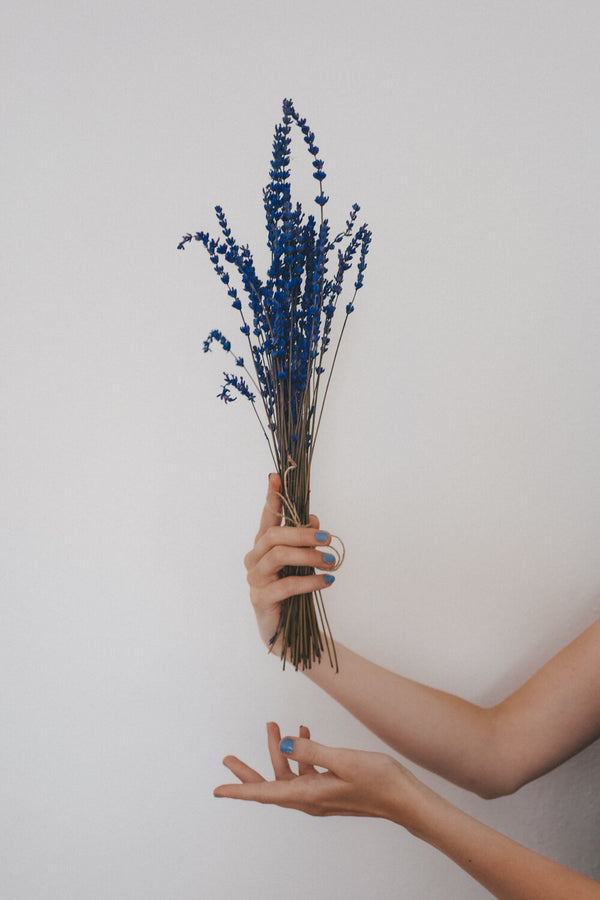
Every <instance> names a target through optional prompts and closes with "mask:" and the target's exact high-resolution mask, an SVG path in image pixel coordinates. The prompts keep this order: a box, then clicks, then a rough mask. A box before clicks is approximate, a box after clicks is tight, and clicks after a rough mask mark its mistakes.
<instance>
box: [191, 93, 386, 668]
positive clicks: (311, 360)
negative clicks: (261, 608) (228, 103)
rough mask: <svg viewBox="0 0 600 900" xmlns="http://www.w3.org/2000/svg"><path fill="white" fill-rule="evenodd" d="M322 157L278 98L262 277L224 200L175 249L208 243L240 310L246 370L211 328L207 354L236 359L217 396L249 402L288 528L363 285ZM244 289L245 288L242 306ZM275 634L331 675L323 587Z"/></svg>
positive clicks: (288, 604)
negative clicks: (297, 150) (293, 166)
mask: <svg viewBox="0 0 600 900" xmlns="http://www.w3.org/2000/svg"><path fill="white" fill-rule="evenodd" d="M294 124H295V125H296V126H297V127H298V128H299V129H300V131H301V133H302V135H303V137H304V141H305V143H306V144H307V149H308V153H309V154H310V156H311V157H312V166H313V170H314V171H313V177H314V178H315V179H316V180H317V181H318V183H319V193H318V195H317V196H316V197H315V204H316V206H317V209H318V215H317V216H314V215H312V214H309V215H307V216H306V215H305V214H304V212H303V210H302V206H301V204H300V203H295V204H294V203H292V196H291V185H290V175H291V173H290V145H291V137H290V132H291V130H292V126H293V125H294ZM318 156H319V148H318V147H317V146H316V145H315V135H314V134H313V132H312V131H311V129H310V128H309V126H308V125H307V123H306V119H303V118H300V117H299V115H298V114H297V112H296V110H295V108H294V104H293V102H292V101H291V100H284V101H283V117H282V120H281V122H280V123H278V124H277V125H276V126H275V133H274V138H273V153H272V158H271V167H270V171H269V181H268V183H267V186H266V187H265V188H264V190H263V204H264V209H265V214H266V227H267V235H268V238H267V244H268V249H269V251H270V258H271V262H270V265H269V268H268V270H267V273H266V278H265V279H264V280H261V279H259V277H258V275H257V273H256V269H255V265H254V260H253V257H252V254H251V252H250V250H249V248H248V247H247V246H244V245H240V244H238V243H237V242H236V240H235V238H234V237H233V236H232V233H231V229H230V228H229V225H228V222H227V219H226V217H225V214H224V212H223V210H222V208H221V207H220V206H217V207H216V214H217V221H218V224H219V228H220V232H221V233H220V235H219V237H217V238H213V237H211V236H210V234H208V233H207V232H204V231H199V232H196V233H195V234H186V235H184V236H183V238H182V240H181V242H180V244H179V245H178V247H179V249H185V245H186V244H187V243H188V242H190V241H192V240H196V241H199V242H200V243H202V244H203V245H204V247H205V248H206V250H207V252H208V254H209V257H210V261H211V262H212V264H213V267H214V269H215V272H216V273H217V275H218V277H219V278H220V280H221V282H222V283H223V284H224V286H225V288H226V290H227V294H228V296H229V298H230V299H231V305H232V307H233V308H234V309H236V310H237V311H238V313H239V314H240V316H241V322H242V324H241V326H240V331H241V333H242V335H244V336H245V338H246V343H247V347H248V352H249V358H250V360H251V368H249V367H248V366H247V365H246V362H245V360H244V357H243V356H239V355H237V354H236V353H235V352H234V351H233V350H232V347H231V342H230V341H229V340H228V339H227V338H226V337H225V335H224V334H222V332H220V331H219V330H217V329H214V330H213V331H211V332H210V334H209V336H208V338H207V339H206V341H205V342H204V351H205V352H208V351H209V350H210V349H211V345H212V343H213V342H216V343H218V344H220V345H221V347H222V348H223V350H224V351H225V352H226V353H228V354H229V355H231V356H232V357H233V359H234V360H235V369H236V371H234V372H230V373H227V372H224V373H223V377H224V384H223V385H222V387H221V390H220V393H219V394H218V397H219V398H220V399H222V400H223V401H224V402H225V403H232V402H233V401H235V399H236V397H237V396H243V397H245V398H246V399H247V400H248V401H249V402H250V403H251V405H252V408H253V410H254V413H255V415H256V418H257V419H258V422H259V424H260V427H261V429H262V431H263V434H264V435H265V438H266V439H267V443H268V445H269V450H270V453H271V457H272V459H273V463H274V465H275V467H276V469H277V471H278V473H279V475H280V477H281V486H282V487H281V499H282V504H283V512H284V519H285V524H286V525H291V526H302V525H308V524H309V501H310V470H311V464H312V459H313V454H314V451H315V446H316V440H317V436H318V434H319V429H320V426H321V419H322V415H323V408H324V405H325V400H326V398H327V393H328V390H329V385H330V382H331V376H332V373H333V369H334V367H335V362H336V359H337V355H338V351H339V347H340V342H341V339H342V336H343V334H344V331H345V328H346V323H347V321H348V316H349V315H350V314H351V313H352V312H353V311H354V302H355V299H356V295H357V293H358V291H359V290H360V288H361V287H362V285H363V280H364V272H365V269H366V267H367V264H366V256H367V253H368V251H369V245H370V242H371V232H370V231H369V229H368V228H367V226H366V225H365V224H363V225H360V226H357V225H356V218H357V214H358V211H359V206H358V205H357V204H354V205H353V206H352V208H351V210H350V214H349V217H348V219H347V221H346V224H345V228H344V230H343V231H342V232H340V233H339V234H337V235H336V236H335V237H332V236H331V230H330V226H329V222H328V220H327V219H326V218H325V216H324V207H325V205H326V203H327V201H328V199H329V198H328V197H327V196H326V195H325V194H324V192H323V181H324V180H325V178H326V174H325V171H324V163H323V161H322V160H321V159H319V158H318ZM332 261H333V266H332V269H331V274H330V273H329V266H330V265H331V262H332ZM355 263H356V269H357V272H356V276H355V280H354V283H353V293H352V297H351V299H350V300H349V301H348V302H346V303H345V317H344V319H343V323H342V325H341V328H340V329H339V332H338V337H337V343H336V344H335V350H334V353H333V359H332V362H331V365H330V366H329V370H328V371H327V372H326V366H325V362H326V360H324V357H325V354H326V353H327V352H328V349H329V345H330V343H331V337H332V323H333V318H334V315H335V313H336V311H337V309H338V308H339V307H340V306H343V304H342V302H341V300H340V298H341V295H342V291H343V288H344V276H345V273H346V272H347V271H348V270H350V269H351V268H352V267H353V265H354V264H355ZM240 292H241V295H242V296H243V295H244V294H245V304H244V305H243V304H242V300H241V299H240ZM244 307H245V308H244ZM338 318H339V317H338ZM242 373H245V375H246V376H247V380H246V378H244V375H243V374H242ZM324 376H326V377H324ZM257 398H260V411H259V409H258V408H257ZM292 572H294V573H297V574H312V573H313V572H314V570H313V569H310V568H307V567H295V568H293V569H292V568H291V567H288V568H286V569H284V570H282V572H281V573H280V575H281V577H284V576H285V575H288V574H291V573H292ZM279 637H281V657H282V660H283V665H284V668H285V663H286V660H288V659H289V660H290V661H291V663H292V664H293V665H294V667H295V668H296V669H298V668H299V667H302V668H303V669H304V668H307V667H308V668H310V667H311V665H312V663H313V662H314V661H318V662H320V661H321V658H322V657H323V654H324V653H325V652H327V656H328V658H329V662H330V664H331V666H334V667H335V668H336V671H337V657H336V653H335V645H334V643H333V638H332V635H331V629H330V627H329V623H328V621H327V615H326V612H325V606H324V604H323V598H322V596H321V593H320V591H317V592H315V593H314V594H302V595H299V596H294V597H290V598H288V599H287V600H285V601H284V602H283V604H282V607H281V616H280V620H279V626H278V628H277V631H276V633H275V634H274V635H273V638H272V640H271V645H274V644H275V643H276V641H277V639H278V638H279Z"/></svg>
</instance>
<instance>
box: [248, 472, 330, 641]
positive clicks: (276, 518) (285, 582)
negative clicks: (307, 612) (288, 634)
mask: <svg viewBox="0 0 600 900" xmlns="http://www.w3.org/2000/svg"><path fill="white" fill-rule="evenodd" d="M280 490H281V480H280V478H279V475H270V476H269V491H268V493H267V499H266V503H265V507H264V509H263V513H262V517H261V520H260V525H259V529H258V533H257V535H256V538H255V540H254V546H253V548H252V550H250V552H249V553H247V554H246V556H245V558H244V565H245V567H246V569H247V572H248V574H247V581H248V584H249V585H250V600H251V601H252V605H253V607H254V612H255V615H256V620H257V623H258V629H259V632H260V636H261V638H262V639H263V641H264V643H265V644H267V646H271V644H270V642H271V639H272V638H273V635H274V634H275V633H276V631H277V626H278V624H279V612H280V606H281V603H282V601H283V600H285V599H286V598H287V597H293V596H295V595H297V594H304V593H311V592H312V591H320V590H324V589H325V588H326V587H328V586H329V585H328V582H326V581H325V575H324V574H314V575H289V576H287V577H285V578H280V577H279V572H280V571H281V569H283V568H284V567H285V566H309V567H311V568H317V569H324V570H327V569H329V570H331V569H334V568H335V565H336V558H333V557H332V559H333V561H332V562H331V563H328V562H327V561H326V560H324V558H323V554H322V553H321V552H320V551H319V550H318V549H317V548H318V547H321V548H324V549H326V548H327V546H328V545H329V544H330V543H331V535H330V534H329V533H327V532H324V531H321V529H320V523H319V520H318V518H317V517H316V516H311V517H310V526H307V527H300V528H296V527H290V526H282V524H281V520H282V515H283V514H282V501H281V497H280V496H279V492H280ZM317 535H318V536H319V538H321V537H322V538H323V540H318V539H317ZM278 644H279V641H278V642H277V643H276V644H275V645H274V648H273V649H274V650H275V651H277V650H278Z"/></svg>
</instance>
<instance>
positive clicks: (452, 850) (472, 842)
mask: <svg viewBox="0 0 600 900" xmlns="http://www.w3.org/2000/svg"><path fill="white" fill-rule="evenodd" d="M267 732H268V739H269V751H270V755H271V760H272V763H273V769H274V772H275V780H274V781H266V780H265V779H264V778H263V777H262V776H261V775H259V773H258V772H256V771H254V770H253V769H251V768H250V767H249V766H247V765H246V764H245V763H243V762H241V760H239V759H237V757H235V756H228V757H226V758H225V759H224V760H223V762H224V763H225V765H226V766H227V767H228V768H229V769H230V770H231V771H232V772H233V773H234V775H236V776H237V778H239V780H240V781H241V782H242V783H241V784H225V785H221V786H220V787H218V788H216V789H215V794H216V795H217V796H220V797H230V798H235V799H240V800H254V801H257V802H259V803H271V804H276V805H278V806H283V807H287V808H291V809H297V810H301V811H302V812H306V813H309V814H310V815H314V816H331V815H354V816H374V817H379V818H385V819H389V820H390V821H392V822H395V823H396V824H398V825H402V826H403V827H404V828H406V829H407V830H409V831H410V832H411V833H412V834H414V835H415V836H416V837H418V838H420V839H421V840H424V841H426V842H427V843H429V844H430V845H431V846H433V847H435V848H436V849H438V850H440V851H441V852H442V853H444V854H445V855H446V856H448V857H449V858H450V859H452V860H453V861H454V862H455V863H457V865H459V866H461V868H463V869H464V870H465V871H466V872H468V873H469V875H471V876H472V877H473V878H475V879H476V880H477V881H479V882H480V884H482V885H483V886H484V887H485V888H487V890H489V891H490V892H491V893H492V894H493V896H495V897H497V898H498V900H565V898H567V897H568V898H569V900H599V898H600V884H598V883H597V882H595V881H592V880H591V879H590V878H586V877H585V876H584V875H580V874H579V873H577V872H573V871H572V870H570V869H567V868H565V867H564V866H561V865H559V864H558V863H556V862H554V861H552V860H550V859H547V858H546V857H544V856H541V855H540V854H538V853H534V852H533V851H531V850H528V849H527V848H526V847H524V846H522V845H521V844H518V843H517V842H516V841H513V840H511V839H510V838H507V837H505V836H504V835H502V834H500V833H499V832H497V831H494V829H492V828H489V827H488V826H487V825H484V824H483V823H481V822H479V821H477V820H476V819H474V818H472V817H471V816H469V815H467V814H466V813H464V812H462V811H461V810H460V809H458V808H457V807H455V806H453V805H452V804H451V803H448V802H447V801H446V800H444V799H443V798H442V797H440V796H439V795H438V794H436V793H434V792H433V791H432V790H430V789H429V788H428V787H426V786H425V785H424V784H422V782H420V781H419V780H418V779H417V778H415V777H414V775H412V774H411V773H410V772H409V771H408V770H407V769H405V768H404V766H401V765H400V763H398V762H397V761H396V760H394V759H392V758H391V757H389V756H387V755H386V754H383V753H365V752H363V751H360V750H345V749H336V748H333V747H325V746H323V745H322V744H317V743H315V742H313V741H311V740H309V738H310V733H309V731H308V729H307V728H304V727H302V728H301V729H300V737H299V738H286V739H285V741H284V742H283V743H281V744H280V738H281V735H280V733H279V728H278V726H277V725H276V724H275V723H273V722H271V723H269V725H268V726H267ZM280 748H281V750H284V752H281V751H280ZM290 759H293V760H296V761H297V762H298V775H295V774H294V773H293V772H292V770H291V768H290V766H289V762H288V760H290ZM315 766H321V767H324V768H325V769H326V770H327V771H325V772H319V771H318V770H317V769H315Z"/></svg>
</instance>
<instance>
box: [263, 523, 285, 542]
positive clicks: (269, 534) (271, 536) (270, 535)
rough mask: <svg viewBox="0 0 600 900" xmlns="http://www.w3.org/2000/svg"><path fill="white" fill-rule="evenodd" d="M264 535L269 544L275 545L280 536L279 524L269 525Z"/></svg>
mask: <svg viewBox="0 0 600 900" xmlns="http://www.w3.org/2000/svg"><path fill="white" fill-rule="evenodd" d="M265 537H266V539H267V541H268V542H269V544H271V546H275V545H276V544H277V542H278V541H279V538H280V537H281V527H280V526H279V525H269V527H268V528H267V530H266V531H265Z"/></svg>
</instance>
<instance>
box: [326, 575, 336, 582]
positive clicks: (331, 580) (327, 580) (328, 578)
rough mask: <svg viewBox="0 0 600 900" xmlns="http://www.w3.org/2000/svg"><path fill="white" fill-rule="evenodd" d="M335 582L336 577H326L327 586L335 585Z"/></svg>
mask: <svg viewBox="0 0 600 900" xmlns="http://www.w3.org/2000/svg"><path fill="white" fill-rule="evenodd" d="M334 581H335V575H325V583H326V584H333V582H334Z"/></svg>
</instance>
